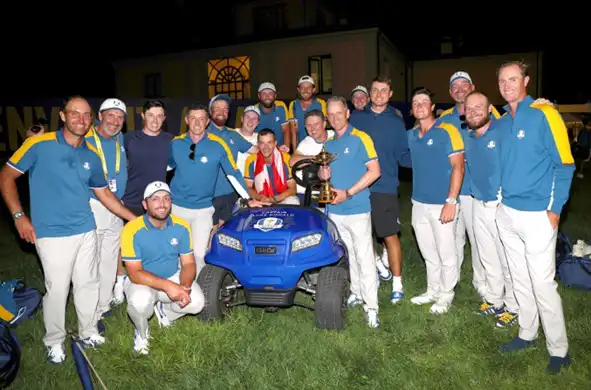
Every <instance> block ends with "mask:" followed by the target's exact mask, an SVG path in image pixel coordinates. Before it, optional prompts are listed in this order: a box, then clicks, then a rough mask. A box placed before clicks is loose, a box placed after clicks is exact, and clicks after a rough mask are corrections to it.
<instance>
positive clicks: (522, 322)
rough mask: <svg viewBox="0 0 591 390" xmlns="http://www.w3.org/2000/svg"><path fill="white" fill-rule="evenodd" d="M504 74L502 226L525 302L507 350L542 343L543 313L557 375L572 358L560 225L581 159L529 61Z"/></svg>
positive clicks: (504, 70) (501, 85)
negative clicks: (531, 90)
mask: <svg viewBox="0 0 591 390" xmlns="http://www.w3.org/2000/svg"><path fill="white" fill-rule="evenodd" d="M497 75H498V81H499V90H500V92H501V95H502V96H503V98H504V99H505V100H506V101H507V103H508V104H507V105H506V106H505V111H507V114H506V115H504V116H503V117H502V118H501V119H500V120H499V122H500V125H501V126H503V128H505V129H506V130H505V131H507V132H508V135H507V138H506V140H505V142H504V143H503V148H502V161H503V171H502V174H501V188H502V191H503V192H502V196H503V199H502V204H501V206H500V207H499V210H498V212H497V226H498V228H499V235H500V236H501V241H502V242H503V246H504V248H505V253H506V255H507V262H508V263H509V270H510V272H511V277H512V278H513V284H514V290H515V296H516V298H517V302H519V336H518V337H516V338H515V339H513V340H512V341H510V342H509V343H507V344H505V345H503V346H502V348H501V350H502V351H505V352H510V351H515V350H520V349H523V348H526V347H528V346H530V345H532V344H534V342H535V339H536V338H537V336H538V328H539V326H540V319H541V322H542V326H543V328H544V333H545V336H546V347H547V349H548V352H549V354H550V360H549V362H548V367H547V370H548V371H549V372H550V373H557V372H559V371H560V370H561V368H562V366H565V365H568V364H570V363H571V359H570V355H569V353H568V338H567V335H566V325H565V322H564V314H563V310H562V302H561V300H560V295H559V294H558V291H557V287H558V286H557V283H556V281H555V280H554V275H555V271H556V257H555V256H556V254H555V250H556V237H557V233H558V224H559V221H560V214H561V213H562V208H563V207H564V204H565V203H566V201H567V200H568V198H569V193H570V187H571V184H572V180H573V174H574V170H575V166H574V160H573V156H572V154H571V150H570V144H569V139H568V132H567V129H566V126H565V124H564V121H563V120H562V117H561V116H560V113H559V112H558V111H557V110H556V109H555V108H554V107H553V106H551V105H548V104H535V102H534V100H533V98H532V97H531V96H529V95H527V84H528V83H529V76H528V74H527V65H526V64H524V63H522V62H510V63H506V64H503V65H501V67H500V68H499V71H498V73H497Z"/></svg>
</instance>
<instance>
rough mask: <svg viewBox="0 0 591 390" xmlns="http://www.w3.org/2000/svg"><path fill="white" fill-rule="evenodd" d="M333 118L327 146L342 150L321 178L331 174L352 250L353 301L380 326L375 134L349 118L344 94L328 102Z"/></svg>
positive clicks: (332, 211) (335, 213)
mask: <svg viewBox="0 0 591 390" xmlns="http://www.w3.org/2000/svg"><path fill="white" fill-rule="evenodd" d="M327 111H328V121H329V122H330V125H331V126H332V128H333V129H334V131H335V135H334V136H333V137H331V138H329V139H328V140H327V141H326V143H325V148H326V151H327V152H329V153H337V154H338V157H337V158H336V159H335V160H334V161H333V162H332V163H331V164H330V169H321V170H320V171H319V174H320V177H321V178H328V177H330V176H332V177H331V178H330V179H331V183H332V185H333V186H334V188H335V189H334V195H335V198H334V200H333V202H332V203H331V204H328V205H327V211H328V215H329V217H330V219H332V220H333V221H334V223H335V225H336V226H337V229H338V231H339V234H340V236H341V237H342V239H343V241H344V242H345V245H346V246H347V251H348V253H349V272H350V276H351V295H350V296H349V298H348V299H347V304H348V305H349V306H356V305H361V304H364V303H365V305H364V309H365V316H366V320H367V324H368V325H369V326H370V327H372V328H379V326H380V320H379V319H378V275H377V271H376V263H375V257H374V251H373V239H372V236H371V216H370V212H371V203H370V200H369V189H368V187H369V186H370V185H371V184H372V183H373V182H375V181H376V180H377V179H378V178H379V177H380V165H379V163H378V155H377V153H376V150H375V147H374V143H373V141H372V139H371V137H370V136H368V135H367V134H366V133H364V132H363V131H361V130H358V129H356V128H354V127H353V126H351V125H350V124H349V121H348V118H349V109H348V106H347V101H346V100H345V98H344V97H341V96H334V97H332V98H330V99H328V102H327Z"/></svg>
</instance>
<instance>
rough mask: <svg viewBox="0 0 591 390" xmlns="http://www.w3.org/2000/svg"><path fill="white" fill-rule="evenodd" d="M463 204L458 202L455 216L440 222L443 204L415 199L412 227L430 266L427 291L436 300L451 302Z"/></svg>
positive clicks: (427, 265) (456, 266)
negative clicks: (427, 202) (460, 211)
mask: <svg viewBox="0 0 591 390" xmlns="http://www.w3.org/2000/svg"><path fill="white" fill-rule="evenodd" d="M460 207H461V206H460V205H456V217H455V218H454V220H453V221H451V222H448V223H445V224H444V223H441V221H440V220H439V217H440V216H441V209H442V208H443V206H442V205H439V204H426V203H420V202H417V201H414V200H413V201H412V227H413V229H414V231H415V234H416V237H417V244H418V245H419V249H420V251H421V255H422V256H423V258H424V259H425V265H426V268H427V294H429V295H430V296H432V297H433V298H435V299H436V300H437V301H442V302H445V303H451V302H452V301H453V298H454V294H455V293H454V288H455V287H456V284H457V283H458V276H459V273H458V254H457V246H456V245H455V239H456V225H457V221H458V214H459V213H458V211H459V209H460Z"/></svg>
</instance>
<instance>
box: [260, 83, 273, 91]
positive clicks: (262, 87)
mask: <svg viewBox="0 0 591 390" xmlns="http://www.w3.org/2000/svg"><path fill="white" fill-rule="evenodd" d="M265 89H270V90H271V91H273V92H277V88H275V85H274V84H273V83H270V82H268V81H267V82H264V83H261V85H259V92H261V91H263V90H265Z"/></svg>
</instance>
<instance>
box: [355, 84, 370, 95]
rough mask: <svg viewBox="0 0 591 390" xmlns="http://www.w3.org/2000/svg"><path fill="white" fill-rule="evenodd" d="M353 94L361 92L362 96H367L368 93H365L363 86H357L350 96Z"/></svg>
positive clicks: (365, 89)
mask: <svg viewBox="0 0 591 390" xmlns="http://www.w3.org/2000/svg"><path fill="white" fill-rule="evenodd" d="M355 92H363V93H364V94H366V95H367V96H369V93H368V92H367V88H365V87H364V86H363V85H358V86H356V87H355V88H353V90H352V91H351V96H353V95H355Z"/></svg>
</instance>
